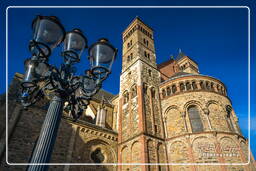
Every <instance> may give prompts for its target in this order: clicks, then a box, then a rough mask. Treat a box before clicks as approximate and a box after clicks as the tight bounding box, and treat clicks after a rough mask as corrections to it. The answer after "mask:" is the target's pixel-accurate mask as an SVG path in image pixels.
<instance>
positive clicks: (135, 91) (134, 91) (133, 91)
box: [131, 85, 137, 98]
mask: <svg viewBox="0 0 256 171" xmlns="http://www.w3.org/2000/svg"><path fill="white" fill-rule="evenodd" d="M131 93H132V94H131V96H132V97H131V98H134V97H136V96H137V87H136V85H134V86H132V90H131Z"/></svg>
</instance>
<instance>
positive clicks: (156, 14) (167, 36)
mask: <svg viewBox="0 0 256 171" xmlns="http://www.w3.org/2000/svg"><path fill="white" fill-rule="evenodd" d="M174 2H175V3H173V4H166V3H162V4H161V3H158V2H156V1H153V0H152V1H151V0H150V1H147V4H140V3H135V1H134V3H133V4H132V3H125V4H120V3H119V4H117V3H116V4H115V3H114V1H113V2H112V3H111V4H106V3H105V2H103V1H95V3H84V2H82V1H75V2H74V3H73V4H71V3H70V2H68V1H65V0H64V1H62V3H56V2H55V3H54V2H51V1H49V0H46V1H44V2H40V3H38V2H32V1H23V3H21V2H19V1H6V3H2V4H0V8H1V18H0V19H1V30H4V31H2V32H1V33H0V40H1V44H3V45H5V46H1V47H0V48H1V51H0V55H1V61H0V68H1V69H2V72H1V78H3V79H1V84H0V94H2V93H4V92H5V78H6V77H5V69H6V66H5V63H6V59H5V57H6V54H5V52H6V51H5V48H6V44H5V38H6V37H5V31H6V29H5V26H6V25H5V16H6V13H5V9H6V7H7V6H9V5H248V6H249V7H250V8H251V21H252V22H251V30H253V29H252V28H255V27H254V26H255V23H254V22H255V21H254V20H255V18H254V16H255V6H253V5H252V4H249V3H248V4H242V3H241V2H244V1H241V2H240V1H238V0H235V1H233V3H232V4H230V3H228V1H215V3H208V4H206V3H205V2H201V1H196V3H194V4H192V3H190V2H188V1H179V3H178V2H177V1H174ZM200 2H201V4H200ZM218 2H219V3H218ZM36 15H45V16H48V15H54V16H57V17H58V18H59V19H60V20H61V23H62V24H63V25H64V27H65V29H66V31H70V30H72V29H73V28H80V29H81V30H82V31H83V33H84V35H85V36H86V37H87V39H88V42H89V45H91V44H93V43H94V42H96V41H97V40H98V39H99V38H101V37H106V38H108V39H109V41H110V42H111V44H112V45H113V46H114V47H116V48H118V55H117V60H116V61H115V63H114V64H113V70H112V73H111V75H110V76H109V78H108V79H107V80H106V81H105V82H104V83H103V84H104V85H103V89H105V90H107V91H109V92H111V93H113V94H118V92H119V82H120V79H119V77H120V72H121V62H122V53H121V52H122V39H121V34H122V32H123V31H124V29H125V28H126V27H127V26H128V25H129V23H130V22H131V21H132V20H133V19H134V18H135V17H136V16H139V17H140V18H141V19H142V20H143V21H144V22H145V23H146V24H147V25H149V26H150V27H152V28H153V30H154V40H155V48H156V57H157V63H161V62H164V61H167V60H168V59H170V55H174V56H176V55H177V54H178V49H179V48H181V50H182V51H183V52H184V53H185V54H187V55H188V56H190V57H191V58H192V59H194V60H195V61H196V62H197V63H198V65H199V70H200V73H201V74H204V75H209V76H213V77H215V78H217V79H220V80H221V81H222V82H223V83H224V84H225V85H226V86H227V91H228V96H229V97H230V99H231V101H232V106H233V108H234V110H235V112H236V114H237V116H238V117H239V123H240V126H241V129H242V132H243V135H244V136H245V137H247V138H248V86H249V85H248V81H250V86H251V92H250V94H251V150H252V151H253V153H254V156H256V133H255V131H256V115H255V96H253V95H255V90H254V89H253V87H255V64H256V63H255V58H254V56H255V49H254V47H252V49H251V58H250V64H251V65H250V67H251V71H250V74H251V78H250V80H248V67H249V66H248V55H249V54H248V46H249V45H248V9H247V8H232V9H231V8H204V9H201V8H164V9H163V8H141V7H136V8H54V9H53V8H9V10H8V18H7V21H8V38H7V40H8V49H7V52H8V56H7V58H8V82H7V83H8V84H10V81H11V79H12V78H13V76H14V73H15V72H20V73H24V65H23V61H24V60H25V59H26V58H29V57H30V56H31V54H30V53H29V50H28V43H29V40H30V39H31V37H32V30H31V22H32V20H33V19H34V18H35V16H36ZM254 30H255V29H254ZM254 40H255V35H254V33H253V32H251V43H252V44H253V42H254ZM61 50H62V46H60V47H57V48H56V49H54V51H53V53H52V55H51V57H50V63H51V64H53V65H57V66H59V65H60V64H61V63H62V61H63V60H62V57H61V56H60V52H61ZM87 56H88V51H87V50H86V51H85V52H84V53H83V55H82V57H81V63H79V64H77V65H76V68H77V71H78V72H77V74H82V73H83V72H84V70H86V69H87V68H88V66H89V63H88V60H87Z"/></svg>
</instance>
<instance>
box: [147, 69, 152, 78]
mask: <svg viewBox="0 0 256 171" xmlns="http://www.w3.org/2000/svg"><path fill="white" fill-rule="evenodd" d="M148 75H149V76H150V77H151V75H152V71H151V70H150V69H149V70H148Z"/></svg>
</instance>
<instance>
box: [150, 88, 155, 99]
mask: <svg viewBox="0 0 256 171" xmlns="http://www.w3.org/2000/svg"><path fill="white" fill-rule="evenodd" d="M151 97H152V99H155V98H156V91H155V89H154V88H152V89H151Z"/></svg>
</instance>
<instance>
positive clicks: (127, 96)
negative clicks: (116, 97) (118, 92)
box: [123, 92, 129, 104]
mask: <svg viewBox="0 0 256 171" xmlns="http://www.w3.org/2000/svg"><path fill="white" fill-rule="evenodd" d="M123 98H124V104H126V103H128V101H129V93H128V92H126V93H124V96H123Z"/></svg>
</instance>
